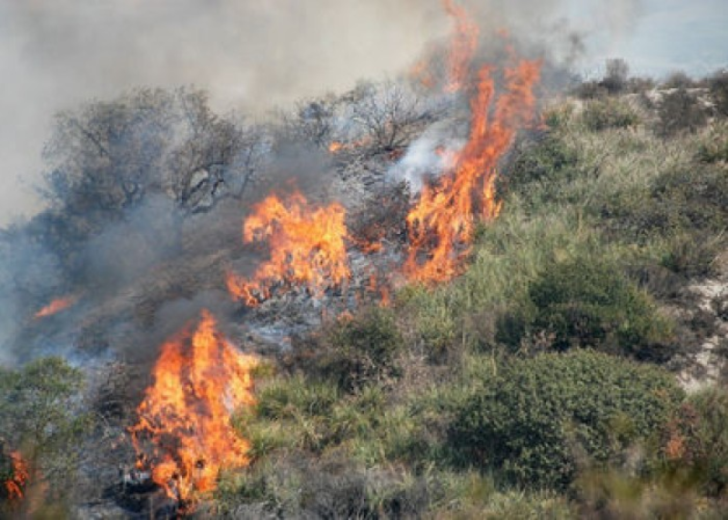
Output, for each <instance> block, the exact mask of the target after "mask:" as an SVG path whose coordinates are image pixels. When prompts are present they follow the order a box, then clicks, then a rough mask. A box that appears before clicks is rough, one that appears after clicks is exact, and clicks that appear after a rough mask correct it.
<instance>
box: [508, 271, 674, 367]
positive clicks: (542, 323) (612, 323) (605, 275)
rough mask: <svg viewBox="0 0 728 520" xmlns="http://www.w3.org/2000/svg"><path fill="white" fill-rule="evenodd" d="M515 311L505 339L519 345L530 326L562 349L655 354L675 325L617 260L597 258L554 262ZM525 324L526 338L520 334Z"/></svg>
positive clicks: (533, 330) (640, 356)
mask: <svg viewBox="0 0 728 520" xmlns="http://www.w3.org/2000/svg"><path fill="white" fill-rule="evenodd" d="M514 315H515V316H516V318H515V319H514V318H512V319H511V320H510V321H509V320H504V321H503V324H502V325H501V331H502V332H501V337H502V338H508V339H509V340H510V342H511V345H512V346H517V345H516V344H514V340H516V339H522V337H523V335H522V334H523V333H526V332H527V331H530V332H531V333H532V334H533V335H534V336H536V337H545V338H548V339H549V340H548V342H547V344H548V345H549V346H550V347H552V348H554V349H556V350H559V351H564V350H567V349H569V348H572V347H586V346H591V347H594V348H597V349H600V350H605V351H609V352H611V353H623V354H629V355H634V356H636V357H638V358H644V357H651V356H654V355H655V353H654V352H652V351H651V350H652V348H653V347H654V346H655V344H656V343H657V342H658V341H660V340H663V339H667V338H666V332H665V331H666V330H669V327H668V325H667V323H665V322H664V320H662V319H661V318H659V317H658V315H657V314H656V310H655V307H654V305H653V303H652V302H651V301H650V299H649V297H648V296H647V295H646V294H644V293H642V292H641V291H640V290H639V289H638V288H637V286H636V285H635V284H633V283H632V282H631V281H630V280H628V279H627V277H626V276H625V275H624V274H623V273H622V272H620V271H619V269H618V268H617V267H616V266H615V265H613V264H611V263H609V262H607V261H605V260H602V259H598V258H595V257H578V258H576V259H573V260H569V261H565V262H561V263H552V264H550V265H549V266H548V267H547V268H546V269H545V271H544V272H543V273H542V274H541V275H540V276H539V278H538V279H537V280H536V281H535V282H534V283H533V284H532V285H531V287H530V288H529V289H528V294H527V298H526V301H525V302H524V303H523V304H522V305H521V307H520V308H518V309H517V310H516V312H515V313H514ZM519 317H520V321H519ZM519 323H520V324H521V327H522V329H521V330H522V331H523V333H522V334H521V338H518V335H516V334H515V332H516V331H517V330H518V324H519ZM658 355H659V353H658Z"/></svg>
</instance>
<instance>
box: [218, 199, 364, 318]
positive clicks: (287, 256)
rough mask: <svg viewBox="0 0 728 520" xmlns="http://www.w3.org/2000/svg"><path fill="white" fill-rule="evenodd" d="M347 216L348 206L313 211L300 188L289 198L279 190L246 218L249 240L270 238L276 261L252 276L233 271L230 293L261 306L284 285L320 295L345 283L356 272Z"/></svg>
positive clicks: (229, 282)
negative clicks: (350, 260)
mask: <svg viewBox="0 0 728 520" xmlns="http://www.w3.org/2000/svg"><path fill="white" fill-rule="evenodd" d="M344 217H345V211H344V208H343V206H341V205H340V204H338V203H334V204H331V205H329V206H326V207H321V208H318V209H315V210H313V209H310V208H309V206H308V202H307V201H306V198H305V197H304V196H303V195H302V194H301V193H298V192H296V193H294V194H293V195H291V196H290V197H289V198H288V199H287V200H285V202H284V201H282V200H281V199H279V198H278V197H277V196H276V195H271V196H269V197H268V198H267V199H265V200H264V201H263V202H261V203H260V204H258V205H256V206H255V212H254V213H253V215H251V216H250V217H248V218H247V220H246V221H245V224H244V225H243V241H244V242H245V243H251V242H255V241H263V240H267V241H268V243H269V246H270V260H268V261H267V262H265V263H263V264H262V265H261V266H260V267H259V268H258V270H257V271H256V273H255V274H254V275H253V278H252V279H251V280H246V279H244V278H241V277H239V276H237V275H235V274H232V273H230V274H228V276H227V286H228V290H229V291H230V294H231V295H232V296H233V297H234V298H236V299H239V300H242V301H243V302H245V303H246V305H249V306H256V305H258V303H259V302H260V299H261V298H262V299H265V298H268V297H269V296H270V290H271V287H273V286H274V285H278V284H284V285H289V286H290V285H306V286H308V288H309V289H310V290H311V291H313V293H314V294H321V293H322V292H323V291H324V290H325V289H326V288H327V287H331V286H337V285H341V284H342V283H343V282H344V281H345V280H347V279H348V278H349V276H350V272H349V267H348V262H347V253H346V244H345V239H346V238H347V230H346V225H345V223H344Z"/></svg>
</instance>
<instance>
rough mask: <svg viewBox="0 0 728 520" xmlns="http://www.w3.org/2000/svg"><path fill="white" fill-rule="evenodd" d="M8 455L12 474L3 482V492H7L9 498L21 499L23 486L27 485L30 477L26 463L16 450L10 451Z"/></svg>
mask: <svg viewBox="0 0 728 520" xmlns="http://www.w3.org/2000/svg"><path fill="white" fill-rule="evenodd" d="M9 456H10V462H11V465H12V469H13V475H12V476H11V477H10V478H9V479H8V480H6V481H5V482H4V485H5V492H6V493H7V495H8V499H9V500H11V501H13V500H21V499H22V498H23V495H24V490H25V486H26V485H27V483H28V479H29V477H30V473H29V471H28V464H27V463H26V462H25V461H24V460H23V458H22V457H21V455H20V453H18V452H17V451H13V452H11V453H10V455H9Z"/></svg>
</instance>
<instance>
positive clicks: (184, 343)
mask: <svg viewBox="0 0 728 520" xmlns="http://www.w3.org/2000/svg"><path fill="white" fill-rule="evenodd" d="M256 364H257V361H256V358H255V357H252V356H249V355H245V354H242V353H240V352H238V351H237V350H236V349H235V347H233V346H232V345H231V344H230V343H228V342H227V340H226V339H225V338H224V337H223V336H222V335H221V334H220V333H219V332H217V330H216V323H215V319H214V318H213V317H212V315H211V314H209V312H207V311H203V312H202V318H201V321H200V323H199V325H198V327H197V329H196V330H195V331H194V332H193V333H191V331H190V330H189V328H188V329H186V330H184V331H182V332H181V333H180V334H179V335H177V336H176V337H174V338H172V339H171V340H169V341H168V342H166V343H165V344H164V345H163V346H162V352H161V355H160V357H159V359H158V361H157V363H156V365H155V367H154V370H153V372H152V375H153V377H154V383H153V384H152V385H151V386H150V387H149V388H147V390H146V392H145V397H144V400H143V401H142V403H141V404H140V405H139V407H138V408H137V413H138V415H139V422H138V423H137V424H136V425H135V426H133V427H131V428H130V429H129V431H130V433H131V436H132V441H133V444H134V448H135V450H136V452H137V455H138V456H139V462H138V466H139V467H140V469H151V472H152V479H153V480H154V482H156V483H157V484H158V485H159V486H161V487H162V488H164V490H165V491H166V493H167V495H168V496H169V497H170V498H173V499H177V500H181V501H187V502H189V501H193V500H194V498H195V497H196V495H197V494H199V493H204V492H207V491H212V490H214V489H215V487H216V480H217V476H218V473H219V471H220V469H221V468H223V467H233V468H234V467H243V466H246V465H247V464H248V462H249V460H248V457H247V453H248V451H249V449H250V445H249V443H248V441H246V440H245V439H242V438H240V437H239V436H237V435H236V433H235V431H234V430H233V428H232V426H231V425H230V415H231V413H232V411H233V410H234V409H235V408H237V407H239V406H242V405H247V406H250V405H252V404H254V402H255V400H254V397H253V393H252V392H253V381H252V378H251V369H253V368H254V367H255V366H256ZM150 445H151V447H150Z"/></svg>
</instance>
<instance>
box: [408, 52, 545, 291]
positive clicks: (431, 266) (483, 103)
mask: <svg viewBox="0 0 728 520" xmlns="http://www.w3.org/2000/svg"><path fill="white" fill-rule="evenodd" d="M504 75H505V81H506V86H505V92H504V93H503V94H502V95H500V96H499V97H498V98H497V100H496V102H495V109H494V110H491V109H492V104H493V101H494V99H495V82H494V80H493V77H492V75H491V69H490V68H489V67H484V68H482V69H481V70H480V74H479V82H478V90H477V94H476V95H475V96H474V97H473V99H472V100H471V103H470V105H471V111H472V116H471V128H470V137H469V140H468V142H467V144H466V145H465V147H464V148H463V149H462V150H460V151H459V152H458V153H456V154H455V155H454V157H453V158H452V159H451V160H452V161H453V162H454V167H453V168H452V169H451V170H450V171H449V172H447V173H446V174H445V175H444V176H443V177H442V178H441V179H440V182H439V184H437V185H430V186H425V188H423V190H422V193H421V195H420V199H419V201H418V203H417V204H416V205H415V207H414V208H412V210H411V211H410V213H409V215H408V216H407V224H408V227H409V235H410V251H409V256H408V259H407V262H406V264H405V273H406V275H407V276H408V278H409V279H411V280H416V281H421V282H442V281H446V280H449V279H450V278H452V277H453V276H454V275H456V274H457V273H458V271H459V264H460V259H461V258H462V256H463V255H465V254H467V252H468V251H469V244H470V243H471V241H472V238H473V231H474V227H475V209H479V211H480V214H481V217H482V218H483V219H485V220H490V219H493V218H495V217H497V216H498V213H499V212H500V209H501V205H500V203H499V202H497V201H496V198H495V181H496V177H497V172H496V166H497V164H498V160H499V159H500V158H501V157H502V155H503V153H504V152H505V151H506V150H507V149H508V147H509V146H510V145H511V143H512V142H513V138H514V136H515V133H516V130H517V129H518V128H519V126H520V125H522V124H525V123H526V122H527V121H528V119H529V118H530V117H532V114H533V109H534V106H535V96H534V93H533V87H534V85H535V84H536V82H537V81H538V79H539V75H540V63H539V62H537V61H525V60H524V61H521V62H520V63H518V64H517V65H516V66H515V67H512V68H506V69H505V71H504ZM491 112H492V116H491ZM423 251H424V252H426V254H427V256H428V258H427V259H426V260H425V261H424V262H423V263H420V257H421V255H422V252H423Z"/></svg>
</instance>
